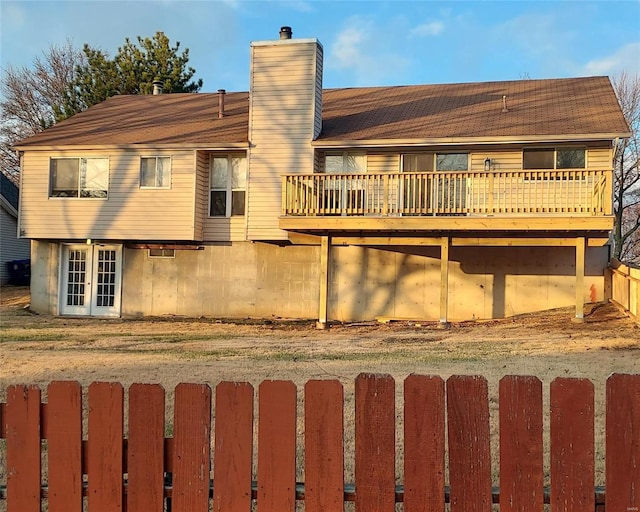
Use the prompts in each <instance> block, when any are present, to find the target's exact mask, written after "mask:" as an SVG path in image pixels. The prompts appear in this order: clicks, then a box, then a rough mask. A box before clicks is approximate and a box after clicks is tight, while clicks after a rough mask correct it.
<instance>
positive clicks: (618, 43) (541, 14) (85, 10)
mask: <svg viewBox="0 0 640 512" xmlns="http://www.w3.org/2000/svg"><path fill="white" fill-rule="evenodd" d="M0 16H1V18H0V24H1V26H0V29H1V36H0V37H1V39H0V44H1V46H0V51H1V54H0V66H1V67H2V68H6V67H7V66H9V65H13V66H30V65H31V63H32V62H33V59H34V58H35V57H36V56H39V55H42V53H43V51H45V50H46V49H47V48H48V47H49V46H50V45H59V44H62V43H64V42H65V40H67V39H69V40H70V41H71V42H72V43H73V44H74V46H77V47H78V48H81V47H82V45H83V44H84V43H88V44H89V45H91V46H93V47H95V48H100V49H102V50H104V51H107V52H108V53H109V54H111V55H113V54H115V53H116V51H117V48H118V46H120V45H122V43H123V42H124V39H125V37H129V38H131V39H133V40H135V38H136V36H138V35H141V36H152V35H153V34H154V33H155V32H156V31H163V32H165V33H166V34H167V36H168V37H169V38H170V40H171V41H172V43H175V42H176V41H180V43H181V47H182V48H189V51H190V62H189V64H190V65H191V66H192V67H194V68H195V69H196V71H197V73H196V76H197V77H198V78H202V79H203V80H204V87H203V89H202V90H203V91H204V92H207V91H208V92H212V91H216V90H217V89H220V88H223V89H227V90H228V91H244V90H248V83H249V44H250V42H251V41H264V40H269V39H277V38H278V31H279V28H280V26H282V25H289V26H291V27H292V28H293V37H294V38H311V37H313V38H317V39H319V40H320V42H321V43H322V44H323V47H324V86H325V87H350V86H376V85H403V84H417V83H453V82H475V81H490V80H517V79H519V78H523V77H525V76H527V77H530V78H556V77H569V76H590V75H610V76H611V75H615V74H617V73H619V72H620V71H621V70H623V69H625V70H627V71H628V72H630V73H640V0H626V1H616V0H610V1H599V2H583V1H564V2H557V1H550V0H546V1H537V2H526V1H480V0H476V1H455V2H436V1H402V0H398V1H351V2H339V1H328V0H315V1H313V0H297V1H296V0H292V1H266V0H255V1H244V0H218V1H177V0H162V1H151V0H147V1H131V2H120V1H89V0H84V1H26V0H23V1H8V0H1V2H0Z"/></svg>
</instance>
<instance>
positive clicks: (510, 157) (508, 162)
mask: <svg viewBox="0 0 640 512" xmlns="http://www.w3.org/2000/svg"><path fill="white" fill-rule="evenodd" d="M487 158H490V159H491V169H492V170H494V171H519V170H521V169H522V150H516V151H478V152H473V153H471V155H470V157H469V159H470V161H471V167H470V170H471V171H484V161H485V160H486V159H487Z"/></svg>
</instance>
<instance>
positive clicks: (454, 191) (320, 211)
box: [282, 169, 612, 216]
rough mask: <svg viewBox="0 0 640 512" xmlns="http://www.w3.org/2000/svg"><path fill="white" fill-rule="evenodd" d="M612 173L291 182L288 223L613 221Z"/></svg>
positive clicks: (286, 185) (286, 198) (372, 176)
mask: <svg viewBox="0 0 640 512" xmlns="http://www.w3.org/2000/svg"><path fill="white" fill-rule="evenodd" d="M611 184H612V177H611V171H606V170H591V169H589V170H587V169H568V170H561V171H557V170H551V171H491V172H396V173H364V174H288V175H285V176H283V186H282V190H283V195H282V210H283V215H300V216H324V215H374V216H376V215H377V216H397V215H513V214H523V215H538V214H556V215H609V214H611V190H612V189H611Z"/></svg>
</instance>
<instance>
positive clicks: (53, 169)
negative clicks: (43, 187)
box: [49, 157, 109, 198]
mask: <svg viewBox="0 0 640 512" xmlns="http://www.w3.org/2000/svg"><path fill="white" fill-rule="evenodd" d="M49 174H50V178H49V197H80V198H105V197H107V192H108V190H109V159H108V158H104V157H101V158H52V159H51V160H50V163H49Z"/></svg>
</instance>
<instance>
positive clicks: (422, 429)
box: [404, 375, 445, 512]
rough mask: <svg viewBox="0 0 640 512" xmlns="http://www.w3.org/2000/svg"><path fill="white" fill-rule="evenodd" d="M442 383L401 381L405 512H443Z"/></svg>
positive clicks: (434, 379) (426, 379) (421, 378)
mask: <svg viewBox="0 0 640 512" xmlns="http://www.w3.org/2000/svg"><path fill="white" fill-rule="evenodd" d="M444 416H445V414H444V381H443V380H442V379H441V378H440V377H429V376H424V375H410V376H409V377H407V378H406V379H405V381H404V510H405V512H427V511H429V512H444V508H445V495H444V451H445V446H444Z"/></svg>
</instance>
